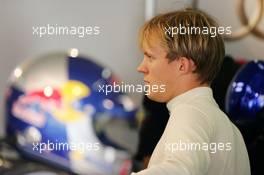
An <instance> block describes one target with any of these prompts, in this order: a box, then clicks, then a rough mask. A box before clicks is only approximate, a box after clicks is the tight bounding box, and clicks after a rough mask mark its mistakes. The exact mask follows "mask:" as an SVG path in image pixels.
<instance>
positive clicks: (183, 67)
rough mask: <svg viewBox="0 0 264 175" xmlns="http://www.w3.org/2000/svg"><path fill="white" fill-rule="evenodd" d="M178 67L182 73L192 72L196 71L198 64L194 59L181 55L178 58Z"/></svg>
mask: <svg viewBox="0 0 264 175" xmlns="http://www.w3.org/2000/svg"><path fill="white" fill-rule="evenodd" d="M178 69H179V71H180V72H182V73H190V72H194V71H195V69H196V65H195V63H194V61H193V60H192V59H188V58H186V57H180V58H179V59H178Z"/></svg>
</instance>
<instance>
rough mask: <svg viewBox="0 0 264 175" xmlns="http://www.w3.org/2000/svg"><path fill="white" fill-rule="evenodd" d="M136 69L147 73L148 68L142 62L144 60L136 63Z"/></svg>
mask: <svg viewBox="0 0 264 175" xmlns="http://www.w3.org/2000/svg"><path fill="white" fill-rule="evenodd" d="M137 71H138V72H140V73H143V74H146V73H148V69H147V67H146V65H145V63H144V60H143V61H142V62H141V63H140V64H139V65H138V67H137Z"/></svg>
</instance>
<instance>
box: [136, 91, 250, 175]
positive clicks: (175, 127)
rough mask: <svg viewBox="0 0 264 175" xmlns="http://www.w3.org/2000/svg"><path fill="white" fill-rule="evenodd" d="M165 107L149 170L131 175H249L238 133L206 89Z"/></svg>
mask: <svg viewBox="0 0 264 175" xmlns="http://www.w3.org/2000/svg"><path fill="white" fill-rule="evenodd" d="M167 107H168V109H169V112H170V118H169V121H168V124H167V126H166V128H165V130H164V133H163V134H162V136H161V139H160V140H159V142H158V144H157V145H156V147H155V150H154V152H153V154H152V156H151V159H150V162H149V165H148V168H147V169H145V170H142V171H140V172H138V173H132V175H250V165H249V158H248V153H247V150H246V147H245V143H244V140H243V138H242V136H241V133H240V132H239V130H238V129H237V128H236V126H234V124H233V123H231V121H230V120H229V119H228V117H227V116H226V115H225V114H224V113H223V112H222V111H221V110H220V109H219V107H218V105H217V104H216V102H215V100H214V98H213V95H212V90H211V89H210V88H209V87H198V88H194V89H192V90H189V91H188V92H185V93H183V94H181V95H179V96H177V97H174V98H173V99H172V100H171V101H169V102H168V103H167Z"/></svg>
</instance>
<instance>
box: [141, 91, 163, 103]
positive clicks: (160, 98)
mask: <svg viewBox="0 0 264 175" xmlns="http://www.w3.org/2000/svg"><path fill="white" fill-rule="evenodd" d="M146 96H147V97H148V98H149V99H150V100H153V101H156V102H159V103H165V102H167V100H166V98H165V97H164V96H161V95H160V94H157V93H150V94H146Z"/></svg>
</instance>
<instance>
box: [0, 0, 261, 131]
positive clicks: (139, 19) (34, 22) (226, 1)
mask: <svg viewBox="0 0 264 175" xmlns="http://www.w3.org/2000/svg"><path fill="white" fill-rule="evenodd" d="M237 1H238V0H232V1H230V0H222V1H218V0H199V1H198V4H197V5H198V8H200V9H202V10H204V11H206V12H208V13H209V14H211V15H212V16H215V17H216V18H217V19H218V21H219V22H220V25H222V26H232V32H234V31H235V30H237V29H238V28H240V27H241V26H242V24H241V23H240V21H239V17H238V14H237V12H236V3H237ZM190 3H191V1H188V0H156V10H155V13H156V14H157V13H161V12H167V11H171V10H176V9H179V8H182V7H184V6H186V4H190ZM257 5H258V4H257V0H255V1H250V0H248V1H245V8H246V12H247V16H248V17H251V16H252V15H253V13H254V12H255V11H256V10H255V9H256V8H257ZM144 20H145V1H144V0H111V1H109V0H86V1H84V0H76V1H64V0H58V1H56V2H55V1H52V0H45V1H40V0H38V1H36V0H22V1H21V0H16V1H8V0H0V24H1V27H0V66H1V68H0V99H1V103H0V106H1V107H0V111H1V114H0V124H1V125H0V136H3V135H4V124H3V123H4V114H3V97H4V92H5V86H6V83H7V79H8V77H9V75H10V73H11V71H12V70H13V69H14V68H15V66H16V65H17V64H19V63H21V62H22V61H23V60H25V59H27V58H31V57H33V56H36V55H40V54H44V53H49V52H52V51H67V50H68V49H69V48H77V49H79V51H80V53H81V54H83V55H87V56H90V57H91V58H93V59H94V60H96V61H98V62H99V63H102V64H103V65H105V66H107V67H110V68H111V69H112V70H113V71H114V72H115V73H116V74H117V75H118V76H119V77H120V79H121V80H122V81H123V82H124V83H126V84H142V76H141V75H140V74H139V73H137V72H136V67H137V65H138V64H139V63H140V61H141V58H142V54H141V53H140V51H139V49H138V45H137V36H138V30H139V28H140V26H141V25H142V24H143V23H144ZM48 24H50V25H55V24H56V25H62V26H63V25H65V26H76V27H78V26H99V27H100V34H99V35H90V36H85V37H83V38H79V37H76V36H70V35H60V36H58V35H57V36H56V35H54V36H44V37H42V38H40V37H38V36H36V35H33V29H32V28H33V27H36V26H47V25H48ZM258 28H260V29H262V30H263V29H264V17H263V15H262V19H261V21H260V24H259V25H258ZM226 53H227V54H230V55H232V56H233V57H236V58H245V59H247V60H252V59H264V40H263V39H260V38H257V37H255V36H254V35H252V34H249V35H247V36H246V37H244V38H242V39H240V40H237V41H232V42H226ZM131 96H132V97H133V98H134V99H135V101H136V103H137V104H138V105H139V104H140V103H141V98H142V94H140V93H133V94H131Z"/></svg>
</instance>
